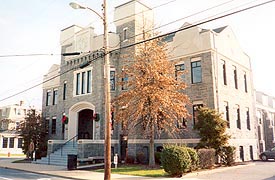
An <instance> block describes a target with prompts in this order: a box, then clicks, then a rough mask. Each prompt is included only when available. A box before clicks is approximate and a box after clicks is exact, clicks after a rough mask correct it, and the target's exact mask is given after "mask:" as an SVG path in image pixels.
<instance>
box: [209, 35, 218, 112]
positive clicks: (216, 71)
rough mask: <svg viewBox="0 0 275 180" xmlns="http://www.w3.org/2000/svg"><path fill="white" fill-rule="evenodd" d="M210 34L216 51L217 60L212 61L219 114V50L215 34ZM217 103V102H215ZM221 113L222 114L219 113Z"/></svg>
mask: <svg viewBox="0 0 275 180" xmlns="http://www.w3.org/2000/svg"><path fill="white" fill-rule="evenodd" d="M210 33H212V37H213V49H214V56H215V58H213V60H212V64H213V72H214V74H213V75H214V83H215V85H214V87H215V90H214V94H216V109H217V111H218V112H219V109H220V107H219V95H218V94H219V91H218V88H219V84H218V77H217V73H218V72H219V71H218V50H217V48H216V43H215V34H214V32H212V31H210ZM214 103H215V102H214ZM219 113H220V112H219Z"/></svg>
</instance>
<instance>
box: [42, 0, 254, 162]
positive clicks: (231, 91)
mask: <svg viewBox="0 0 275 180" xmlns="http://www.w3.org/2000/svg"><path fill="white" fill-rule="evenodd" d="M142 12H143V13H142ZM114 22H115V25H116V33H112V32H110V33H109V39H110V40H109V41H110V44H109V47H110V48H111V53H110V64H111V71H110V74H111V77H110V78H111V79H110V81H111V87H110V88H111V96H112V97H114V96H116V95H118V94H119V93H121V92H122V91H125V90H126V89H127V88H125V87H121V86H119V85H118V83H117V82H118V79H117V76H116V75H117V74H118V73H120V72H121V71H123V65H124V64H123V61H122V59H127V58H128V59H131V55H129V54H131V53H135V50H136V49H135V46H130V47H127V46H129V45H131V44H133V43H136V42H139V41H140V40H142V38H143V33H142V32H149V34H150V33H151V32H152V31H151V30H152V29H153V24H154V19H153V12H152V9H151V8H150V7H148V6H146V5H144V4H143V3H141V2H139V1H135V0H132V1H129V2H127V3H125V4H122V5H120V6H118V7H116V8H115V15H114ZM188 26H189V24H184V25H183V26H182V27H181V28H182V31H179V32H177V33H173V34H170V35H168V36H166V37H165V38H164V40H165V41H166V42H167V43H168V46H169V48H170V49H171V51H170V52H168V53H170V55H171V59H170V60H171V61H173V62H174V63H175V76H176V77H177V74H179V73H180V71H182V72H183V73H180V74H181V78H180V79H181V80H183V81H184V82H185V83H186V84H187V88H186V89H185V91H184V93H186V94H187V95H188V96H189V97H190V99H191V102H192V104H193V105H192V107H189V113H190V114H191V115H193V117H192V118H191V119H189V120H188V121H187V123H185V121H184V124H180V125H177V126H178V128H180V132H179V134H178V135H177V138H172V137H169V136H165V135H162V136H161V138H160V139H156V140H155V148H156V150H159V149H161V147H162V146H163V144H165V143H171V142H172V143H183V144H187V145H188V146H193V147H194V146H195V145H196V144H197V143H198V142H199V136H198V134H197V132H195V131H194V130H193V126H194V124H195V123H196V113H197V109H198V107H200V106H205V107H209V108H213V109H216V110H218V112H220V113H223V115H224V119H226V120H227V121H228V129H227V132H228V133H229V134H230V135H231V139H230V140H229V143H230V144H231V145H233V146H235V147H236V148H237V160H238V161H247V160H251V159H256V158H257V154H258V147H257V145H258V143H257V131H256V121H255V110H254V109H255V97H254V93H253V89H254V88H253V80H252V71H251V65H250V59H249V57H248V56H247V55H246V54H245V53H244V52H243V51H242V50H241V48H240V46H239V44H238V42H237V40H236V38H235V36H234V33H233V32H232V30H231V29H230V27H222V28H218V29H213V30H211V29H202V28H200V27H193V28H187V27H188ZM102 42H103V36H102V35H96V34H95V33H94V29H93V28H81V27H79V26H75V25H74V26H71V27H68V28H66V29H64V30H62V31H61V38H60V44H61V47H62V53H67V52H68V53H69V52H75V51H80V52H86V53H82V54H81V55H79V56H73V57H72V56H70V57H62V58H61V63H60V66H58V65H56V67H55V69H53V68H54V67H52V69H50V71H49V73H48V74H47V75H46V76H45V80H47V79H48V80H49V81H48V82H47V83H46V84H44V86H43V107H42V117H43V118H44V119H45V120H46V121H48V124H49V135H50V139H51V140H50V141H49V149H50V150H51V149H53V147H54V146H55V144H62V143H63V144H64V143H66V142H67V141H71V140H72V139H77V144H78V146H77V149H78V151H77V155H78V157H79V158H86V157H89V156H103V153H104V151H103V150H104V126H105V122H104V119H105V118H104V112H105V109H104V79H103V77H104V64H103V63H104V62H103V52H102V49H101V48H102ZM126 47H127V48H126ZM88 61H91V63H90V64H87V62H88ZM56 75H59V76H58V77H57V78H54V79H53V80H50V79H51V78H52V77H54V76H56ZM124 80H127V79H124ZM95 114H97V115H99V119H97V118H94V115H95ZM64 116H65V117H68V123H63V121H62V119H63V118H64ZM112 125H113V132H112V153H118V155H119V156H120V158H121V159H124V158H125V156H126V152H127V153H128V155H131V156H134V157H135V155H136V154H137V153H139V152H142V153H144V155H145V157H146V158H148V152H149V151H148V148H149V140H148V139H146V138H143V137H142V135H141V134H140V133H139V132H137V131H136V132H135V133H133V134H130V135H129V136H128V137H125V136H123V133H122V132H121V125H120V124H116V123H114V122H113V124H112ZM175 125H176V124H175ZM49 153H50V152H49Z"/></svg>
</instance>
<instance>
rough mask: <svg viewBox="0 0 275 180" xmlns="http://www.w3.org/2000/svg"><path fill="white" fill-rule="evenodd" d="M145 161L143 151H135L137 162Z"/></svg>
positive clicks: (142, 162)
mask: <svg viewBox="0 0 275 180" xmlns="http://www.w3.org/2000/svg"><path fill="white" fill-rule="evenodd" d="M145 161H146V157H145V155H144V153H143V152H138V153H137V162H138V163H140V164H144V163H145Z"/></svg>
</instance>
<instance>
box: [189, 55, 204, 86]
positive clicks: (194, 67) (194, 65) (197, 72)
mask: <svg viewBox="0 0 275 180" xmlns="http://www.w3.org/2000/svg"><path fill="white" fill-rule="evenodd" d="M194 59H198V58H194ZM191 61H192V62H191V80H192V84H195V83H201V82H202V68H201V61H200V60H195V61H194V60H191Z"/></svg>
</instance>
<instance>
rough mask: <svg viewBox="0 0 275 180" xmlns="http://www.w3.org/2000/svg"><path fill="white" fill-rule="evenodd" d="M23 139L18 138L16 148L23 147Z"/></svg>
mask: <svg viewBox="0 0 275 180" xmlns="http://www.w3.org/2000/svg"><path fill="white" fill-rule="evenodd" d="M22 145H23V138H18V144H17V147H18V148H22V147H23V146H22Z"/></svg>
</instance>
